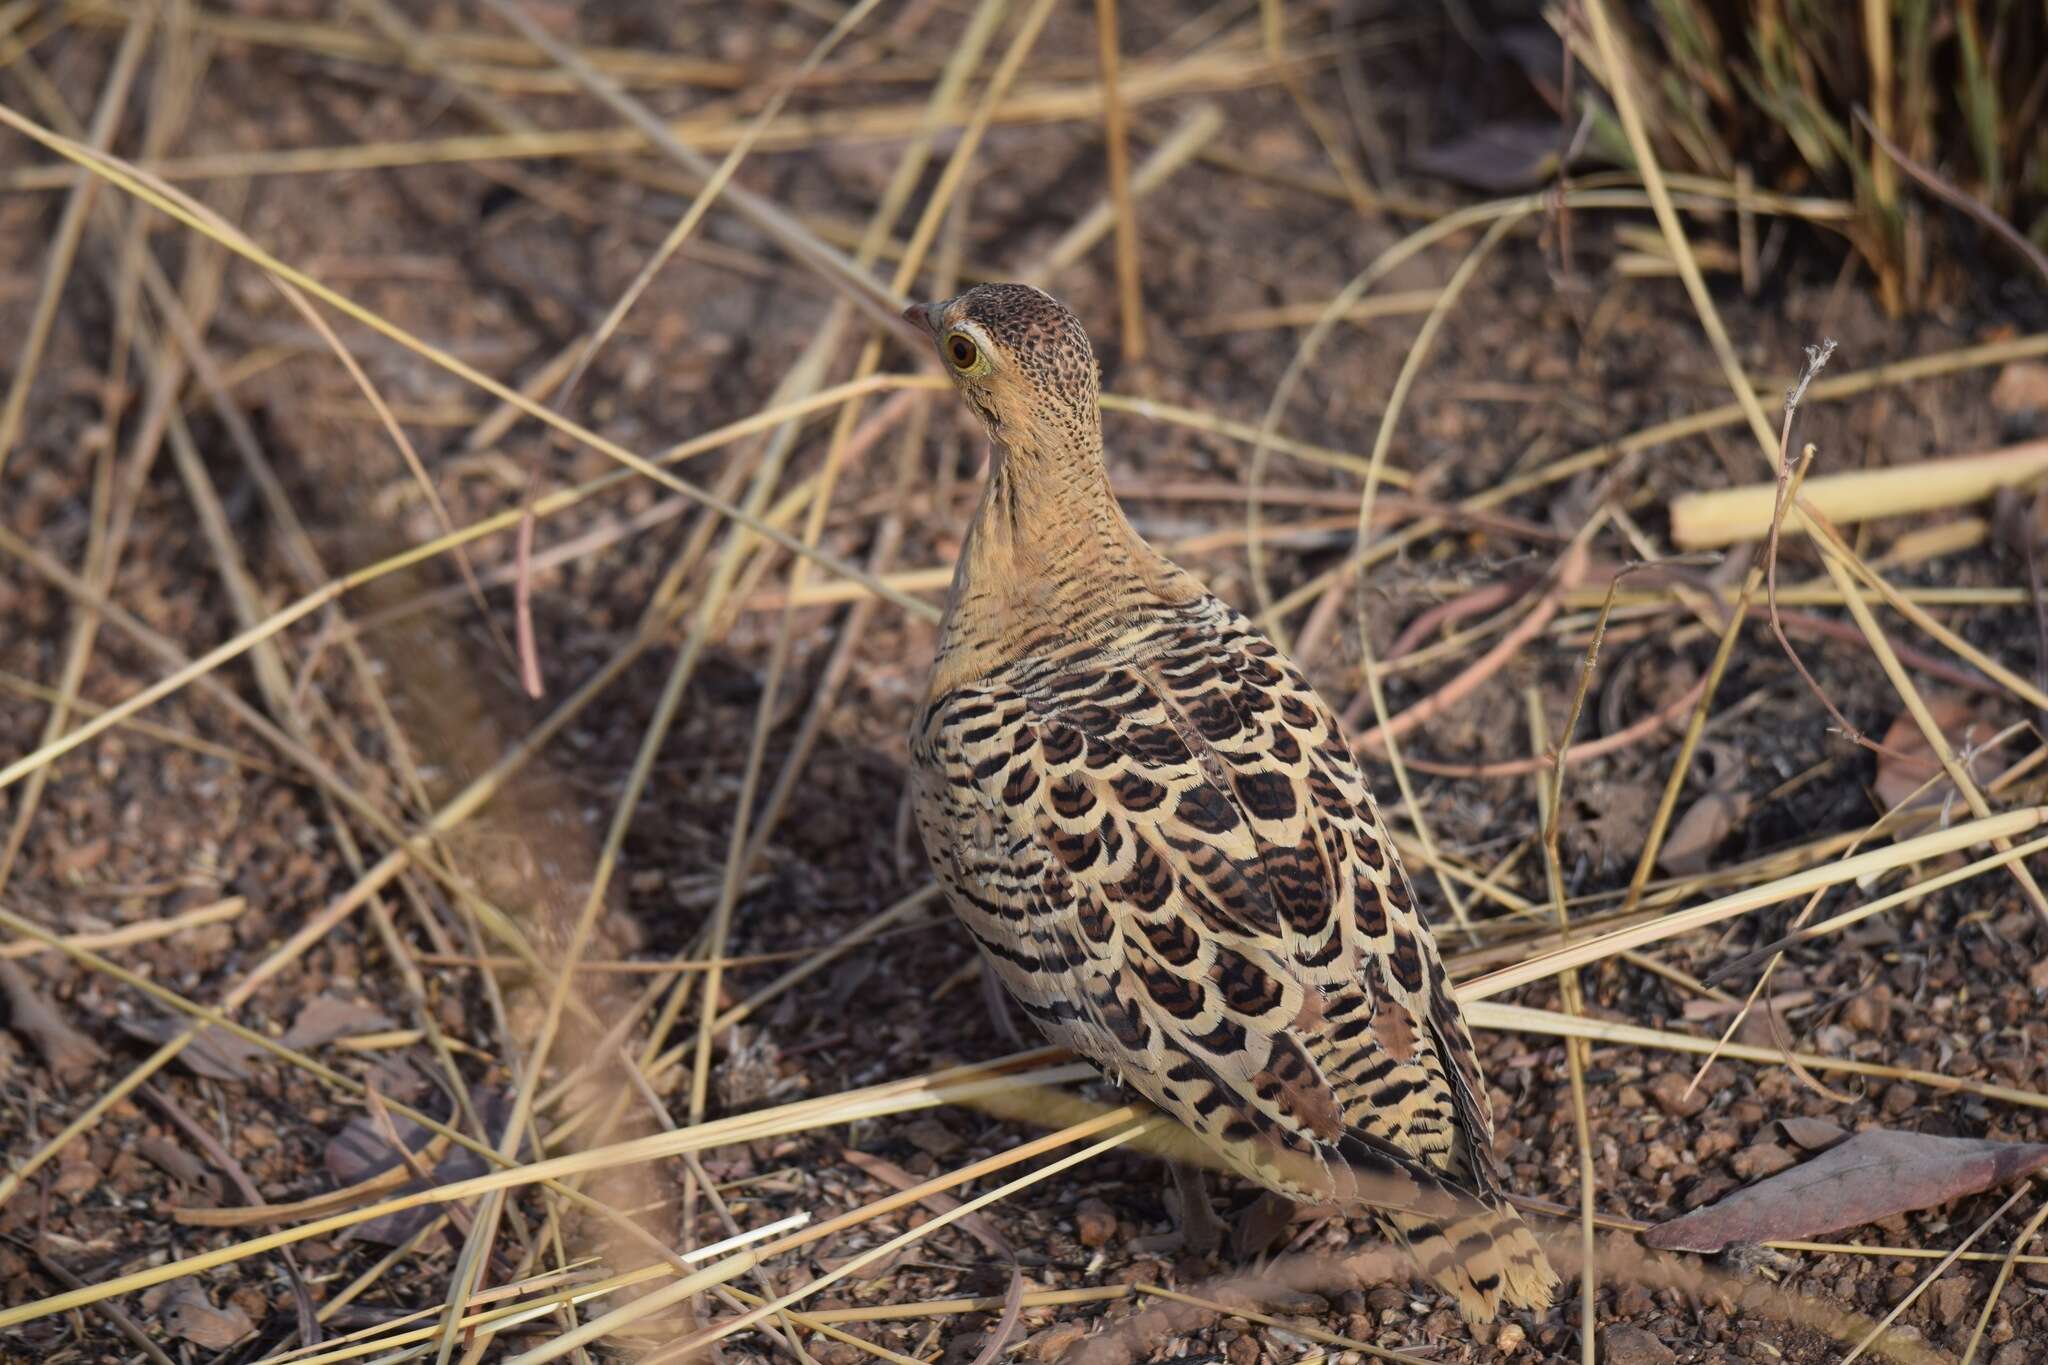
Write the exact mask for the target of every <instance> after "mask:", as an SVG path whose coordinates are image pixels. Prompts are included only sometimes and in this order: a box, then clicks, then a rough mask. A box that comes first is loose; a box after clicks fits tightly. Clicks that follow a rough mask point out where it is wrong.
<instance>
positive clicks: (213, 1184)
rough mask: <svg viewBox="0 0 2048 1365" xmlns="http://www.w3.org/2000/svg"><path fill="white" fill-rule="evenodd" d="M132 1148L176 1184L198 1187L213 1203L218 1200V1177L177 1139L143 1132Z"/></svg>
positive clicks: (219, 1186) (219, 1187) (219, 1189)
mask: <svg viewBox="0 0 2048 1365" xmlns="http://www.w3.org/2000/svg"><path fill="white" fill-rule="evenodd" d="M135 1150H136V1151H137V1152H139V1153H140V1154H141V1155H142V1156H143V1157H144V1158H146V1159H147V1160H149V1161H151V1162H153V1163H155V1164H156V1165H157V1166H159V1167H161V1168H162V1169H163V1170H164V1171H165V1172H166V1173H167V1174H169V1175H170V1176H171V1177H172V1178H174V1179H175V1180H177V1181H178V1182H179V1183H180V1184H183V1185H187V1186H190V1187H191V1188H192V1189H195V1190H198V1191H199V1192H200V1193H202V1194H204V1195H205V1196H206V1197H207V1199H208V1200H210V1201H212V1202H214V1203H219V1202H220V1193H221V1184H220V1177H219V1176H218V1175H216V1174H215V1173H214V1170H213V1168H212V1167H211V1166H208V1165H207V1164H206V1163H205V1162H203V1161H201V1160H200V1159H199V1158H198V1157H196V1156H194V1155H192V1153H190V1152H188V1151H186V1150H185V1149H184V1148H183V1147H180V1146H179V1145H178V1144H177V1143H175V1142H172V1141H170V1140H169V1139H168V1138H160V1137H148V1136H145V1137H142V1138H139V1139H137V1141H136V1143H135Z"/></svg>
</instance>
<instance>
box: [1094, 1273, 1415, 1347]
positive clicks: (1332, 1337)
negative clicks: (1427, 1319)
mask: <svg viewBox="0 0 2048 1365" xmlns="http://www.w3.org/2000/svg"><path fill="white" fill-rule="evenodd" d="M1134 1288H1136V1290H1137V1292H1138V1293H1140V1294H1143V1295H1146V1296H1147V1297H1148V1298H1155V1299H1169V1300H1171V1301H1173V1302H1174V1303H1185V1304H1191V1305H1193V1306H1194V1307H1196V1308H1207V1309H1211V1310H1212V1311H1214V1312H1215V1313H1216V1314H1217V1315H1218V1316H1219V1317H1240V1318H1243V1319H1245V1320H1246V1321H1247V1322H1256V1323H1259V1324H1260V1325H1262V1326H1265V1327H1277V1328H1279V1329H1280V1330H1282V1331H1284V1332H1286V1333H1287V1334H1288V1335H1290V1336H1298V1337H1303V1338H1305V1339H1307V1340H1309V1341H1319V1342H1322V1343H1323V1344H1324V1345H1326V1346H1341V1347H1343V1348H1344V1349H1345V1350H1347V1351H1356V1352H1358V1353H1359V1354H1360V1355H1364V1356H1370V1357H1372V1358H1373V1359H1374V1360H1392V1361H1398V1362H1401V1365H1425V1362H1424V1359H1423V1357H1421V1356H1416V1355H1409V1354H1407V1353H1406V1352H1404V1351H1388V1350H1384V1349H1382V1348H1381V1347H1378V1346H1375V1345H1373V1344H1372V1343H1371V1342H1369V1341H1360V1340H1358V1339H1357V1338H1356V1337H1345V1336H1339V1335H1337V1333H1335V1332H1325V1331H1323V1330H1322V1329H1321V1328H1319V1327H1311V1326H1309V1325H1308V1324H1306V1323H1301V1322H1290V1321H1285V1320H1283V1319H1280V1318H1276V1317H1274V1316H1272V1315H1271V1314H1270V1313H1261V1312H1258V1311H1256V1310H1255V1309H1251V1308H1246V1307H1244V1306H1242V1305H1239V1304H1228V1303H1221V1302H1218V1301H1217V1300H1215V1299H1204V1298H1197V1297H1196V1296H1195V1295H1193V1294H1181V1293H1176V1292H1175V1291H1173V1290H1171V1289H1162V1288H1160V1287H1159V1286H1158V1285H1155V1284H1141V1285H1136V1286H1134Z"/></svg>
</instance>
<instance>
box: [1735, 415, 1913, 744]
mask: <svg viewBox="0 0 2048 1365" xmlns="http://www.w3.org/2000/svg"><path fill="white" fill-rule="evenodd" d="M1787 430H1788V431H1789V430H1790V425H1789V423H1788V425H1787ZM1813 456H1814V448H1813V446H1812V445H1811V444H1810V443H1809V444H1808V445H1807V447H1806V449H1805V450H1804V451H1803V452H1802V453H1801V455H1800V457H1799V467H1798V468H1797V470H1793V469H1791V468H1789V467H1787V468H1786V469H1785V470H1784V471H1783V472H1781V473H1780V474H1779V476H1778V482H1779V487H1780V489H1781V490H1785V489H1789V488H1790V486H1791V481H1792V480H1793V479H1795V478H1802V477H1804V476H1805V474H1806V471H1807V470H1808V469H1809V468H1811V467H1812V465H1813ZM1779 500H1780V501H1781V502H1782V501H1783V500H1784V493H1783V491H1781V492H1780V494H1779ZM1783 519H1784V513H1783V512H1782V510H1781V511H1780V512H1778V513H1777V514H1776V515H1775V516H1774V518H1773V520H1772V522H1771V538H1770V540H1769V541H1768V542H1767V543H1766V544H1765V546H1764V600H1765V602H1766V604H1767V605H1768V606H1769V608H1770V618H1771V634H1773V635H1775V636H1777V638H1778V648H1780V649H1782V650H1783V651H1784V652H1785V657H1786V658H1787V659H1789V660H1791V662H1792V667H1793V669H1794V670H1795V671H1796V672H1797V673H1798V674H1799V677H1800V680H1801V681H1802V682H1804V683H1805V684H1806V690H1807V691H1809V692H1811V693H1813V695H1814V697H1815V698H1816V699H1817V700H1818V701H1819V702H1820V704H1821V706H1822V707H1823V708H1824V709H1825V710H1826V711H1827V713H1828V715H1829V716H1830V717H1831V718H1832V719H1833V720H1834V722H1835V727H1836V729H1837V730H1839V731H1840V732H1841V734H1842V736H1843V737H1844V738H1846V739H1847V740H1848V741H1849V742H1850V743H1851V744H1854V745H1856V746H1857V747H1859V748H1863V749H1868V750H1870V751H1871V752H1872V753H1874V754H1879V755H1882V756H1884V757H1888V758H1893V759H1896V758H1899V757H1901V755H1899V754H1897V753H1894V752H1893V751H1892V750H1890V749H1887V748H1885V747H1884V746H1883V745H1882V744H1879V743H1878V742H1877V741H1876V740H1874V739H1872V738H1870V736H1868V735H1866V734H1864V733H1863V731H1862V730H1860V729H1858V728H1857V727H1856V726H1855V725H1852V724H1851V723H1850V721H1849V718H1848V717H1847V716H1845V715H1843V714H1842V711H1841V708H1840V707H1838V706H1836V705H1835V699H1834V698H1833V697H1831V696H1829V695H1828V690H1827V689H1826V688H1824V687H1822V686H1821V685H1820V683H1819V681H1818V680H1817V679H1815V677H1814V676H1813V673H1812V671H1811V670H1810V669H1808V668H1807V666H1806V661H1805V660H1804V659H1802V658H1800V657H1799V651H1798V650H1796V649H1794V648H1792V641H1791V640H1789V639H1787V638H1786V636H1785V622H1784V620H1783V619H1782V618H1781V617H1780V616H1779V614H1778V528H1779V527H1780V525H1781V524H1782V523H1783Z"/></svg>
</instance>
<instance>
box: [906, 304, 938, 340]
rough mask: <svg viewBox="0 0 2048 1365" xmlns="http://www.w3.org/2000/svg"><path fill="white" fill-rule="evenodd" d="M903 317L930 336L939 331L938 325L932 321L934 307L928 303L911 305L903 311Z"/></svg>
mask: <svg viewBox="0 0 2048 1365" xmlns="http://www.w3.org/2000/svg"><path fill="white" fill-rule="evenodd" d="M903 316H904V318H905V319H907V320H908V321H909V322H910V323H911V325H913V326H915V327H916V328H917V329H918V330H919V331H921V332H925V333H927V334H930V333H934V332H936V331H937V324H936V323H935V322H934V321H933V319H932V306H931V305H930V304H928V303H913V304H911V305H910V307H908V308H906V309H904V310H903Z"/></svg>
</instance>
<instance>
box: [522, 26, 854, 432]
mask: <svg viewBox="0 0 2048 1365" xmlns="http://www.w3.org/2000/svg"><path fill="white" fill-rule="evenodd" d="M877 3H878V0H859V2H858V3H857V4H855V5H853V6H852V7H850V8H849V9H848V10H847V11H846V13H845V14H844V15H842V16H841V17H840V19H839V21H838V22H837V23H835V24H833V25H832V27H831V29H830V30H829V31H828V32H827V33H826V34H825V36H824V37H823V38H821V39H819V40H818V42H817V43H816V44H815V45H813V46H812V48H811V50H810V51H809V52H808V53H806V54H805V55H804V59H803V61H802V62H800V63H798V65H797V67H796V68H795V70H793V71H791V72H790V73H789V74H788V75H786V76H784V77H783V78H782V80H781V81H780V82H779V83H778V84H777V86H776V88H775V92H774V93H773V94H772V95H770V96H769V97H768V102H767V104H766V105H764V106H763V107H762V109H761V112H760V113H759V114H757V115H756V116H755V117H754V118H753V119H752V120H751V121H750V122H749V123H748V124H747V130H746V132H745V133H744V134H742V135H741V137H740V140H739V141H738V142H735V143H734V144H733V145H732V150H730V151H728V152H727V153H726V154H725V159H724V160H722V161H720V162H719V163H718V165H717V167H716V168H715V169H714V170H713V171H712V172H711V174H710V175H709V176H708V177H706V178H705V181H704V187H703V188H702V189H701V190H699V191H698V192H697V194H696V195H695V197H693V198H692V199H691V200H690V206H689V208H687V209H685V210H684V211H683V216H682V217H681V218H679V219H677V220H676V223H675V226H674V227H672V228H670V229H669V231H668V235H667V236H666V237H664V238H663V239H662V242H661V245H660V246H658V247H656V248H655V250H654V254H653V255H651V256H649V257H648V258H647V260H646V262H645V263H643V264H642V265H641V267H640V269H639V271H638V273H636V274H635V275H634V276H633V281H632V283H631V284H629V285H627V286H626V290H625V292H624V293H622V294H620V295H619V297H618V301H617V302H615V303H614V304H613V305H612V307H611V311H610V312H608V313H606V314H605V316H604V321H602V322H600V323H599V324H598V325H597V328H596V330H595V331H593V332H592V333H591V334H590V338H589V340H588V341H586V342H585V343H584V345H583V349H582V350H581V351H580V352H579V353H578V354H577V356H576V361H575V364H574V365H573V366H572V367H571V368H570V370H569V375H568V378H566V379H564V380H563V381H562V387H561V390H560V392H558V393H557V394H556V395H555V404H556V406H557V407H561V408H567V407H568V406H569V397H570V395H571V394H573V393H574V392H575V391H576V385H577V382H578V381H579V380H581V379H582V378H583V375H584V373H585V371H587V370H588V369H589V368H590V362H591V361H593V360H594V359H596V358H597V353H598V352H599V351H600V350H602V349H603V348H604V344H605V342H607V341H609V340H610V339H611V337H612V334H613V333H614V332H616V331H617V330H618V328H619V324H620V323H622V322H624V321H625V320H626V314H627V313H628V312H630V311H631V310H632V307H633V305H634V304H635V303H636V302H638V301H639V299H640V296H641V295H642V294H643V293H645V292H646V290H647V286H648V285H650V284H652V283H654V277H655V276H656V275H657V274H659V273H660V271H661V268H662V267H663V266H664V265H666V264H668V262H669V260H670V259H671V258H672V257H674V255H675V254H676V252H678V251H680V250H682V246H683V243H684V242H686V241H688V240H689V239H690V234H691V233H692V232H694V231H695V230H696V228H697V224H698V223H699V222H701V221H702V220H703V218H704V215H705V214H707V213H709V212H710V210H711V206H712V205H713V204H714V203H716V202H717V200H718V196H719V195H720V194H721V193H722V192H723V191H724V190H725V188H726V186H727V184H728V183H729V182H730V181H731V180H732V178H733V176H734V175H735V174H736V173H737V172H738V171H739V168H740V163H741V162H742V161H744V160H746V157H747V153H748V152H750V151H752V150H753V147H754V143H755V141H756V140H757V139H758V138H759V137H760V136H761V133H762V131H763V130H764V129H766V128H767V126H768V125H769V124H770V123H771V122H773V121H774V119H775V116H776V115H777V114H778V113H780V112H781V111H782V106H783V105H784V104H786V103H787V102H788V100H789V97H790V95H791V94H792V93H793V92H794V91H795V90H796V88H797V86H798V85H799V84H800V83H801V82H802V81H803V79H804V78H805V77H806V76H808V75H810V73H811V72H813V71H815V70H817V69H818V65H819V63H821V62H823V61H824V60H825V58H826V57H828V56H830V55H831V53H832V50H833V49H834V48H836V47H837V46H839V43H840V40H842V39H843V38H845V37H846V35H847V34H849V33H851V32H852V31H853V30H854V28H855V27H856V26H857V25H859V23H860V22H861V20H863V19H865V18H867V16H868V15H869V13H870V12H872V11H873V9H874V7H875V5H876V4H877ZM499 12H500V13H501V14H502V13H504V12H505V11H504V9H503V8H501V9H500V10H499ZM600 79H602V78H601V77H600ZM848 264H849V266H850V267H852V268H855V269H859V268H861V267H860V266H853V265H852V263H851V262H849V263H848ZM865 264H866V262H865V261H863V262H862V263H861V266H865Z"/></svg>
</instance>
